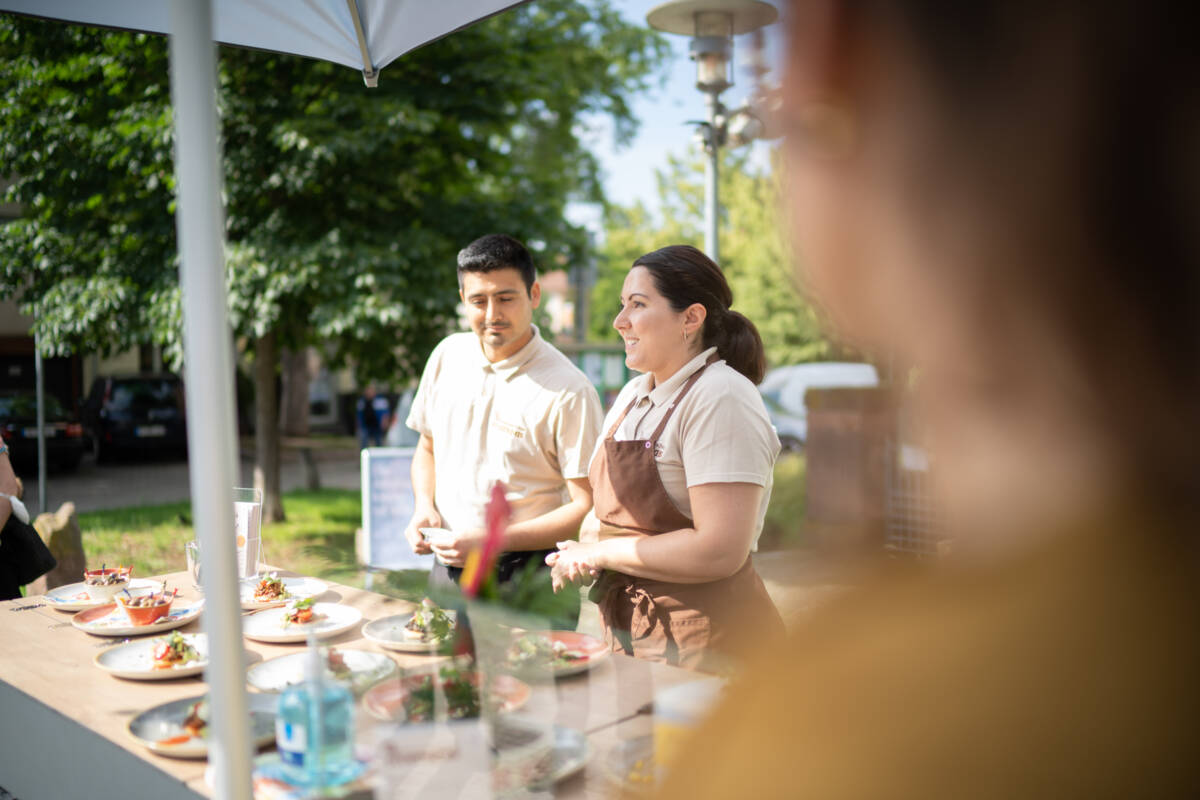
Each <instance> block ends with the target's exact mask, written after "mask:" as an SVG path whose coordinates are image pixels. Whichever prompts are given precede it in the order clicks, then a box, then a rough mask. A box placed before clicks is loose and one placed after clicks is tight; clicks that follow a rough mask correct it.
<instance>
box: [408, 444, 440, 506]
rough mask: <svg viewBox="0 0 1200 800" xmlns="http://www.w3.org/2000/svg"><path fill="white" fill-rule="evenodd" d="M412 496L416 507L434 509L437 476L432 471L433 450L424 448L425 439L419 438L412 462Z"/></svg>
mask: <svg viewBox="0 0 1200 800" xmlns="http://www.w3.org/2000/svg"><path fill="white" fill-rule="evenodd" d="M412 485H413V496H414V498H415V500H416V504H417V506H418V507H422V506H425V507H428V508H434V507H435V506H436V502H435V499H436V497H437V494H436V491H435V490H436V487H437V476H436V474H435V471H434V461H433V448H432V447H429V446H426V437H424V436H422V437H421V442H420V443H419V444H418V445H417V449H416V452H414V453H413V462H412Z"/></svg>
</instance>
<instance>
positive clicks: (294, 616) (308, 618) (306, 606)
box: [283, 597, 325, 628]
mask: <svg viewBox="0 0 1200 800" xmlns="http://www.w3.org/2000/svg"><path fill="white" fill-rule="evenodd" d="M324 616H325V615H324V614H320V615H318V612H317V609H316V604H315V603H314V602H313V599H312V598H311V597H306V598H304V599H303V600H297V601H296V602H294V603H289V604H288V607H287V608H286V609H285V610H284V612H283V626H284V627H285V628H286V627H287V626H289V625H308V624H310V623H313V622H317V621H318V620H319V619H322V618H324Z"/></svg>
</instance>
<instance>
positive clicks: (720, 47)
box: [646, 0, 778, 264]
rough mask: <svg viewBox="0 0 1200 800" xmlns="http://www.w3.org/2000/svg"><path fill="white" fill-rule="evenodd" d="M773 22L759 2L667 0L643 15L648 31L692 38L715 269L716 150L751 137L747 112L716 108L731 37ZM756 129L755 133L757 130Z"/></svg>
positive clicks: (708, 242) (726, 77) (728, 80)
mask: <svg viewBox="0 0 1200 800" xmlns="http://www.w3.org/2000/svg"><path fill="white" fill-rule="evenodd" d="M777 17H778V12H777V11H776V10H775V7H774V6H772V5H770V4H768V3H764V2H761V0H671V2H668V3H663V4H662V5H660V6H656V7H655V8H653V9H651V10H650V13H649V14H647V15H646V22H647V24H649V25H650V27H651V28H655V29H657V30H660V31H664V32H666V33H677V34H680V35H683V36H690V37H692V42H691V47H690V53H691V58H692V60H693V61H695V62H696V88H697V89H699V90H700V91H701V92H704V94H705V102H706V105H707V106H708V120H707V121H706V122H703V123H701V124H700V127H699V129H698V130H697V136H698V138H699V140H700V143H701V144H702V145H703V147H704V153H705V155H706V156H707V157H708V160H707V161H706V162H705V170H704V249H705V251H706V252H707V253H708V256H709V258H711V259H712V260H713V261H716V262H717V263H718V264H719V263H720V250H719V244H718V237H717V220H718V218H719V216H720V198H719V197H718V194H717V178H718V169H719V166H720V149H721V147H722V146H724V145H726V144H733V145H737V144H744V143H746V142H748V141H750V140H751V139H753V138H755V135H756V129H755V125H754V123H755V121H756V120H755V118H754V116H753V113H752V112H751V110H750V109H748V108H740V109H737V110H736V111H734V112H732V113H730V112H729V111H728V110H727V109H726V108H725V106H724V105H723V104H722V103H721V92H723V91H725V90H726V89H728V88H729V87H730V86H732V85H733V77H732V61H733V58H732V56H733V37H734V36H737V35H739V34H743V33H750V32H752V31H756V30H759V29H760V28H763V27H765V26H767V25H770V24H771V23H772V22H774V21H775V19H776V18H777ZM757 130H758V131H761V125H760V126H759V127H758V129H757Z"/></svg>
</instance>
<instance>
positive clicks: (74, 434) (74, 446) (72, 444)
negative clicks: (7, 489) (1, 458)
mask: <svg viewBox="0 0 1200 800" xmlns="http://www.w3.org/2000/svg"><path fill="white" fill-rule="evenodd" d="M42 400H43V402H44V405H45V408H44V413H45V417H44V419H45V421H46V426H45V430H46V463H47V465H48V466H54V467H60V468H63V469H75V468H76V467H77V466H79V459H80V458H81V457H82V456H83V453H84V451H85V450H86V449H87V438H86V437H85V436H84V434H83V425H81V424H80V423H79V420H77V419H75V418H74V417H73V416H72V415H71V413H70V412H69V411H67V409H66V408H65V407H64V406H63V404H62V403H61V402H59V400H58V398H57V397H54V396H53V395H49V394H47V395H44V396H43V398H42ZM0 436H3V437H4V443H5V444H7V445H8V447H9V449H10V451H11V452H10V456H11V457H12V460H13V463H14V464H18V465H21V466H22V467H24V468H26V469H37V447H38V436H37V395H36V394H34V393H33V392H17V393H6V394H0Z"/></svg>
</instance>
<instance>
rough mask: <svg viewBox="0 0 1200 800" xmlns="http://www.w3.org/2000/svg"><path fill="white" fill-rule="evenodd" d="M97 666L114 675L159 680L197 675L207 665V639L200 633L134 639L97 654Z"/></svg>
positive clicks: (131, 678)
mask: <svg viewBox="0 0 1200 800" xmlns="http://www.w3.org/2000/svg"><path fill="white" fill-rule="evenodd" d="M93 661H94V663H95V664H96V666H97V667H99V668H100V669H102V670H104V671H105V672H108V673H109V674H111V675H113V676H115V677H118V678H128V679H130V680H141V681H160V680H170V679H173V678H186V677H190V676H192V675H199V674H201V673H202V672H203V671H204V668H205V667H206V666H208V639H207V637H206V636H205V635H204V634H203V633H180V632H179V631H174V632H172V633H171V634H170V635H168V636H164V637H161V638H156V639H138V640H136V641H132V642H127V643H125V644H121V645H117V646H116V647H111V648H109V649H108V650H104V651H103V652H100V653H97V654H96V657H95V659H93Z"/></svg>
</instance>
